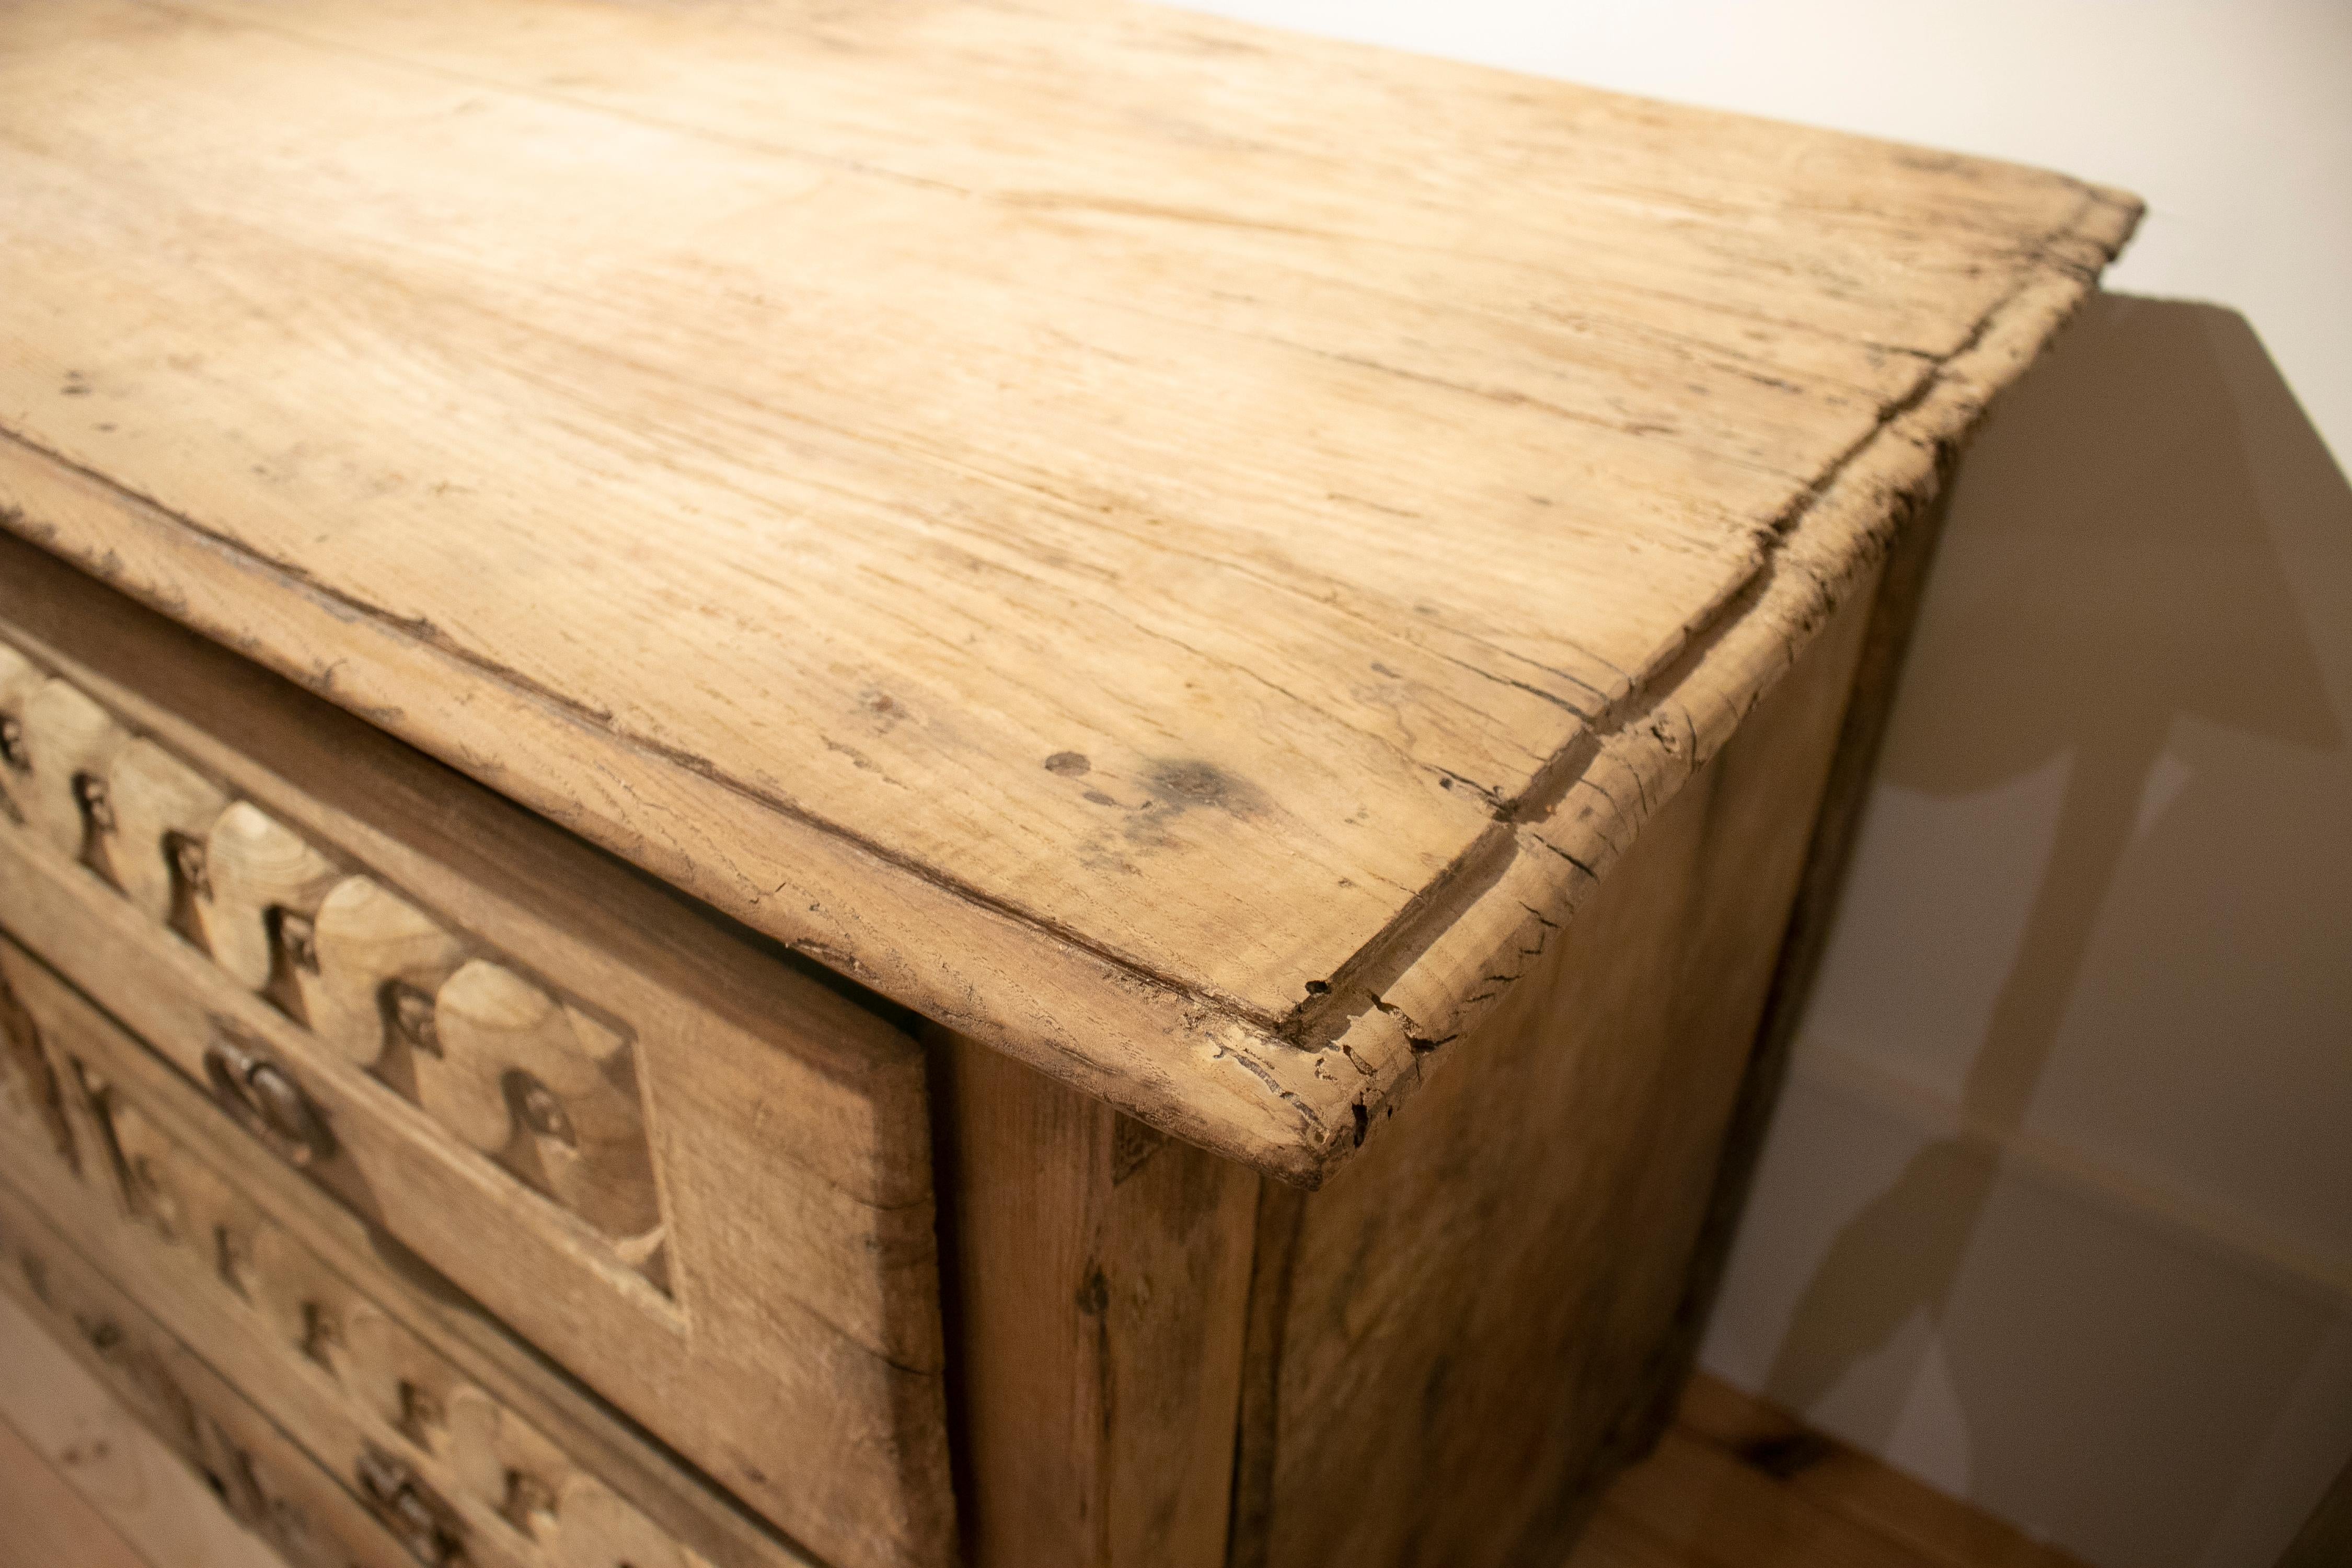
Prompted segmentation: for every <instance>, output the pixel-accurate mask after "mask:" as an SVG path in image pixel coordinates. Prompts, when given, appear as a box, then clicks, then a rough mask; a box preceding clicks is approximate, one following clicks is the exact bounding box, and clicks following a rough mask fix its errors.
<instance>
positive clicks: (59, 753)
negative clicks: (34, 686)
mask: <svg viewBox="0 0 2352 1568" xmlns="http://www.w3.org/2000/svg"><path fill="white" fill-rule="evenodd" d="M130 741H131V737H130V736H129V735H128V734H127V733H125V732H124V731H123V729H122V727H121V725H120V724H117V723H116V722H115V721H114V719H113V716H112V715H111V714H110V713H108V712H107V711H106V710H104V709H103V708H100V706H99V705H98V704H97V703H95V702H92V701H91V700H89V698H88V697H86V696H84V695H83V694H82V693H81V692H79V691H78V690H76V689H74V687H73V686H72V685H71V684H70V683H69V682H67V681H63V680H49V681H45V682H43V683H42V686H41V689H39V690H38V691H36V692H35V693H33V695H32V696H31V698H30V699H28V700H26V703H25V750H26V753H27V754H28V755H29V756H30V757H31V759H32V765H31V767H30V768H29V769H28V770H27V780H26V783H27V788H26V816H27V817H28V818H30V820H31V821H32V823H33V825H34V826H36V827H37V828H38V829H39V830H40V832H41V833H42V834H43V835H44V836H45V837H47V839H48V841H49V842H50V843H51V844H53V845H55V846H57V848H58V853H59V854H62V855H67V856H70V857H73V858H80V857H81V856H82V855H84V854H85V853H88V852H90V851H93V850H95V851H97V852H99V853H100V854H103V852H104V847H105V842H106V839H107V837H108V833H107V830H106V826H105V825H106V824H107V823H108V822H110V820H111V819H110V816H107V815H106V813H108V812H109V811H110V807H109V806H108V805H106V804H105V803H104V801H103V797H91V796H90V795H89V790H90V788H91V786H92V785H93V784H102V783H103V782H104V780H105V778H106V776H107V773H108V772H109V771H110V769H111V768H112V767H113V765H114V759H115V756H116V754H117V753H119V752H121V750H122V748H123V747H124V746H126V745H128V744H129V743H130Z"/></svg>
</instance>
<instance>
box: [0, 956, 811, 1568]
mask: <svg viewBox="0 0 2352 1568" xmlns="http://www.w3.org/2000/svg"><path fill="white" fill-rule="evenodd" d="M0 970H4V971H5V978H6V981H7V983H8V984H10V985H11V986H12V987H14V988H15V989H16V991H17V992H18V993H19V994H21V995H23V996H24V997H25V999H26V1005H28V1006H29V1007H30V1008H31V1009H32V1011H33V1012H34V1014H35V1016H37V1018H38V1019H39V1020H40V1022H41V1026H42V1034H43V1036H44V1037H45V1040H46V1042H47V1049H48V1050H49V1051H51V1052H52V1053H53V1055H54V1056H55V1058H57V1065H58V1069H59V1071H60V1072H61V1073H62V1074H64V1075H65V1076H66V1077H68V1078H69V1079H72V1080H73V1081H74V1082H75V1083H76V1084H77V1086H78V1089H79V1094H80V1096H81V1097H82V1098H81V1100H80V1103H79V1106H78V1110H79V1113H80V1114H81V1116H82V1118H83V1119H84V1121H85V1123H86V1125H87V1127H88V1128H89V1131H90V1132H91V1134H92V1139H91V1142H92V1143H93V1144H98V1145H102V1146H103V1147H104V1150H105V1157H104V1158H102V1159H100V1160H94V1161H91V1162H89V1163H84V1164H83V1165H81V1166H80V1167H79V1169H76V1168H72V1167H68V1166H67V1165H65V1164H64V1163H60V1162H58V1161H55V1160H53V1159H49V1158H46V1157H44V1156H45V1155H46V1153H47V1152H46V1151H41V1150H37V1148H36V1147H35V1146H34V1145H32V1144H29V1143H28V1142H26V1141H25V1140H23V1139H22V1138H18V1139H16V1140H13V1141H11V1142H9V1143H8V1144H7V1145H6V1146H5V1148H0V1169H4V1170H5V1172H6V1176H7V1180H8V1182H9V1183H10V1184H14V1185H15V1186H16V1187H17V1188H18V1190H20V1191H22V1192H25V1193H26V1194H31V1195H33V1196H34V1197H36V1199H37V1201H38V1203H39V1205H40V1206H41V1208H42V1210H43V1211H44V1212H45V1213H46V1214H47V1215H49V1216H50V1218H51V1219H52V1221H54V1222H55V1223H57V1224H58V1225H59V1226H62V1227H63V1228H64V1229H65V1230H66V1231H67V1232H68V1233H69V1234H70V1235H71V1236H72V1237H74V1246H75V1248H76V1250H77V1251H78V1252H79V1254H80V1255H81V1256H82V1257H83V1258H85V1259H86V1260H87V1261H89V1263H90V1264H92V1265H93V1266H94V1267H96V1268H98V1269H99V1270H100V1272H101V1273H102V1274H104V1275H106V1276H107V1277H108V1278H110V1279H115V1280H120V1281H125V1282H127V1283H126V1289H128V1290H129V1291H130V1292H131V1294H133V1295H134V1296H137V1297H138V1298H139V1299H141V1300H142V1302H143V1310H145V1311H147V1312H148V1313H150V1314H152V1316H153V1317H154V1318H155V1319H156V1320H157V1321H158V1322H159V1323H160V1324H162V1325H163V1328H164V1330H165V1331H167V1332H168V1333H169V1334H170V1336H171V1337H172V1338H173V1341H174V1342H177V1343H180V1344H184V1345H186V1346H187V1347H189V1348H190V1349H191V1350H193V1351H194V1352H196V1353H197V1354H199V1355H201V1356H202V1357H203V1358H204V1359H205V1361H206V1362H207V1363H209V1364H210V1365H211V1366H213V1367H214V1368H215V1369H217V1370H218V1371H220V1372H221V1373H223V1374H224V1375H225V1376H226V1377H228V1378H229V1379H230V1380H231V1381H232V1382H234V1384H236V1387H237V1388H238V1389H239V1390H240V1391H241V1392H242V1393H243V1394H244V1395H245V1397H247V1399H250V1400H252V1401H254V1402H255V1403H257V1405H260V1407H261V1408H262V1409H263V1410H265V1411H266V1412H267V1413H268V1415H269V1417H270V1418H271V1419H272V1420H273V1421H274V1422H276V1423H277V1425H278V1426H280V1427H282V1428H283V1429H284V1430H285V1431H286V1432H287V1433H288V1435H289V1436H291V1437H292V1438H294V1439H295V1441H297V1442H298V1443H299V1444H300V1445H301V1447H302V1448H303V1449H304V1450H305V1451H306V1452H308V1453H309V1454H310V1455H311V1456H312V1457H313V1458H316V1459H317V1460H318V1461H319V1462H320V1463H321V1464H323V1465H325V1466H326V1467H327V1468H329V1469H330V1470H331V1471H332V1472H334V1473H336V1474H337V1475H339V1476H341V1477H342V1478H344V1479H345V1484H347V1485H353V1486H356V1487H357V1488H358V1489H359V1490H360V1492H361V1494H362V1499H363V1500H365V1498H366V1497H367V1495H368V1485H367V1478H368V1477H369V1476H370V1475H371V1474H377V1475H391V1474H393V1473H394V1472H395V1471H397V1472H399V1473H401V1474H403V1475H405V1476H408V1477H411V1478H414V1489H415V1491H416V1492H417V1495H419V1496H420V1497H423V1498H426V1499H429V1500H430V1505H431V1506H430V1508H429V1509H428V1510H427V1511H428V1512H429V1513H430V1514H431V1515H432V1516H433V1517H432V1519H431V1520H430V1521H427V1527H428V1529H429V1531H431V1532H432V1533H433V1534H434V1535H435V1536H436V1537H437V1538H439V1539H444V1540H446V1542H449V1543H451V1545H452V1546H453V1547H457V1546H462V1548H463V1552H464V1554H465V1556H466V1559H467V1561H468V1562H471V1563H478V1564H479V1565H480V1568H542V1565H544V1564H554V1565H558V1568H570V1565H572V1564H574V1563H577V1564H580V1565H581V1568H710V1564H709V1563H708V1562H707V1561H706V1559H705V1558H704V1557H703V1556H702V1555H700V1554H698V1553H696V1552H692V1551H691V1550H690V1549H688V1547H686V1546H685V1545H684V1544H683V1543H682V1542H680V1541H679V1540H678V1538H677V1535H676V1534H675V1533H673V1532H671V1531H667V1530H664V1529H662V1528H660V1527H658V1526H656V1525H654V1524H653V1523H652V1522H651V1521H649V1520H646V1519H645V1517H644V1516H643V1514H642V1511H641V1510H637V1509H635V1508H634V1507H631V1506H629V1505H626V1504H623V1503H621V1502H620V1501H619V1500H617V1499H614V1500H610V1501H604V1502H601V1503H591V1504H588V1505H586V1506H583V1508H581V1509H580V1510H577V1511H574V1510H571V1509H569V1508H568V1507H567V1506H566V1504H565V1501H564V1500H566V1499H568V1498H570V1497H572V1496H574V1495H578V1494H581V1493H582V1492H583V1490H584V1491H587V1492H589V1493H591V1494H592V1495H595V1496H598V1497H603V1496H604V1495H605V1494H607V1493H609V1490H610V1489H609V1487H607V1486H606V1484H605V1482H604V1480H602V1479H599V1478H598V1477H597V1476H596V1475H595V1474H593V1473H592V1471H591V1468H590V1467H591V1466H592V1465H593V1462H594V1458H596V1457H600V1455H601V1450H602V1449H604V1447H609V1446H610V1443H609V1442H608V1443H606V1444H599V1445H596V1446H594V1447H592V1448H591V1449H590V1454H591V1458H587V1459H583V1458H578V1457H575V1456H573V1455H572V1454H570V1453H567V1452H566V1451H565V1450H564V1448H563V1447H562V1445H561V1444H560V1443H559V1442H557V1441H556V1440H555V1439H553V1438H551V1437H550V1436H548V1435H547V1434H546V1433H545V1432H544V1431H542V1430H541V1429H540V1428H538V1427H537V1426H535V1425H534V1424H532V1423H531V1422H530V1420H529V1419H528V1418H526V1417H524V1416H523V1415H520V1414H519V1413H517V1412H515V1411H514V1410H512V1409H509V1408H508V1407H507V1406H506V1405H504V1404H503V1403H502V1402H500V1401H499V1400H498V1399H497V1398H496V1396H494V1395H492V1394H489V1393H488V1392H487V1391H486V1390H484V1389H482V1388H481V1387H480V1386H478V1384H475V1383H474V1382H472V1381H471V1379H470V1378H468V1377H467V1375H466V1373H464V1372H463V1371H462V1370H461V1369H460V1368H459V1367H458V1366H457V1364H456V1363H453V1362H452V1361H451V1360H450V1359H449V1358H448V1357H447V1356H446V1355H445V1354H444V1353H443V1352H441V1350H440V1349H439V1348H438V1347H437V1346H436V1343H435V1342H434V1340H433V1338H432V1337H431V1336H430V1333H429V1331H425V1332H420V1331H419V1329H418V1328H417V1327H416V1326H415V1325H417V1324H418V1323H419V1322H420V1321H423V1320H422V1317H421V1315H420V1314H419V1312H418V1311H417V1310H416V1307H417V1290H416V1288H415V1286H414V1285H411V1284H408V1283H404V1281H402V1280H401V1279H399V1278H398V1277H397V1276H396V1275H394V1274H393V1273H392V1272H390V1271H389V1270H387V1269H386V1268H383V1266H382V1265H381V1264H375V1265H373V1266H362V1267H361V1268H356V1269H354V1268H349V1266H348V1264H346V1265H344V1266H342V1267H338V1266H337V1265H336V1264H333V1263H331V1262H330V1261H329V1260H328V1259H327V1258H326V1257H325V1255H324V1254H323V1253H322V1252H321V1251H320V1250H319V1249H317V1248H315V1247H312V1246H311V1244H310V1242H309V1241H307V1240H305V1239H303V1238H302V1237H300V1236H299V1235H298V1234H297V1233H296V1231H295V1230H294V1229H293V1228H290V1227H289V1226H288V1225H286V1224H285V1223H283V1222H282V1220H281V1218H280V1216H279V1215H278V1211H277V1210H276V1209H275V1208H274V1207H273V1206H272V1205H270V1204H269V1203H268V1201H267V1200H265V1199H262V1198H259V1197H257V1195H256V1194H252V1193H251V1192H249V1191H248V1190H247V1189H245V1188H244V1187H242V1186H241V1185H240V1184H238V1183H237V1181H236V1178H233V1177H231V1176H229V1175H226V1174H224V1173H223V1171H222V1168H221V1167H220V1166H218V1165H216V1164H215V1163H212V1159H211V1157H209V1156H207V1155H206V1154H205V1153H202V1152H198V1150H197V1148H196V1147H195V1144H196V1142H198V1140H199V1139H200V1138H201V1136H202V1135H201V1132H200V1131H199V1132H197V1133H195V1134H194V1135H191V1133H190V1131H189V1123H188V1121H187V1120H186V1119H185V1117H184V1115H183V1114H182V1112H181V1110H180V1108H179V1107H178V1106H176V1105H173V1104H172V1103H171V1101H172V1100H173V1096H172V1095H171V1094H170V1093H169V1092H168V1089H164V1085H165V1084H167V1083H168V1079H163V1077H162V1076H161V1075H158V1074H156V1073H155V1072H154V1071H153V1069H152V1068H146V1067H145V1065H144V1058H143V1056H142V1053H141V1052H140V1051H139V1049H138V1047H135V1046H134V1045H133V1044H132V1043H131V1042H130V1041H129V1040H128V1039H126V1038H121V1037H115V1036H113V1035H112V1032H111V1031H110V1026H108V1025H106V1024H105V1023H104V1022H103V1021H102V1020H101V1019H100V1018H99V1017H98V1016H97V1015H96V1014H95V1012H94V1011H92V1010H89V1009H88V1008H87V1007H86V1005H79V1004H78V1003H77V1001H76V999H75V998H74V997H73V996H72V995H71V994H68V992H67V991H66V989H65V988H64V987H63V986H62V985H59V984H57V983H56V982H54V981H48V980H46V979H45V978H44V976H43V975H42V974H41V973H40V972H39V971H38V969H37V966H34V965H32V964H30V963H27V962H26V961H25V960H24V959H23V957H22V955H21V954H19V953H17V952H15V951H14V950H13V949H8V948H5V947H0ZM159 1090H163V1092H161V1093H159ZM208 1120H209V1118H208V1117H205V1116H203V1115H201V1114H200V1115H199V1118H198V1119H197V1122H196V1125H197V1127H198V1128H201V1127H202V1125H203V1124H204V1122H205V1121H208ZM28 1156H30V1157H28ZM392 1491H393V1493H394V1494H395V1495H396V1492H397V1484H395V1485H394V1487H393V1489H392ZM674 1500H675V1496H674V1495H673V1496H672V1497H668V1498H664V1499H662V1500H661V1501H662V1502H670V1501H674ZM376 1501H377V1503H378V1505H379V1508H380V1510H382V1511H383V1512H385V1513H386V1514H387V1516H388V1517H390V1518H392V1519H393V1520H394V1523H395V1525H397V1524H398V1523H399V1522H400V1521H401V1517H402V1512H401V1510H399V1509H397V1508H396V1507H394V1506H392V1498H391V1497H389V1496H387V1497H379V1498H377V1499H376ZM656 1506H660V1503H657V1504H656ZM632 1521H634V1522H632ZM688 1523H689V1524H690V1525H692V1526H693V1527H694V1528H693V1530H692V1531H691V1533H692V1534H693V1535H694V1537H695V1538H696V1539H698V1541H700V1542H702V1543H703V1544H705V1545H706V1546H708V1547H709V1550H710V1552H711V1555H712V1556H713V1557H715V1558H717V1559H718V1560H719V1563H721V1564H722V1565H726V1568H794V1565H797V1564H799V1563H803V1562H804V1561H805V1559H804V1558H803V1557H802V1556H801V1555H800V1554H799V1553H797V1552H792V1551H790V1550H788V1549H787V1548H785V1547H783V1546H782V1545H781V1544H779V1543H775V1542H766V1541H762V1540H761V1539H760V1537H759V1536H758V1534H757V1532H756V1531H748V1530H745V1529H743V1528H741V1527H740V1525H738V1524H735V1523H734V1522H733V1521H732V1520H731V1518H730V1514H729V1510H728V1509H727V1507H726V1505H725V1504H723V1503H720V1502H719V1501H718V1500H716V1499H715V1498H707V1499H704V1500H702V1506H701V1508H700V1510H699V1512H698V1515H697V1516H695V1517H693V1518H690V1519H689V1521H688ZM621 1532H626V1533H633V1534H635V1536H636V1537H637V1538H638V1539H639V1540H640V1541H642V1542H652V1543H656V1544H657V1545H658V1548H659V1549H658V1550H641V1551H639V1552H637V1553H636V1554H635V1561H634V1562H633V1561H632V1555H631V1552H629V1551H628V1550H626V1549H623V1548H614V1549H611V1550H610V1552H609V1554H608V1555H604V1556H603V1557H602V1559H601V1560H599V1554H600V1553H604V1552H607V1551H608V1543H609V1542H612V1541H613V1540H614V1539H615V1537H616V1534H619V1533H621ZM425 1555H426V1557H427V1560H428V1561H429V1560H430V1553H429V1552H425Z"/></svg>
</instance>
